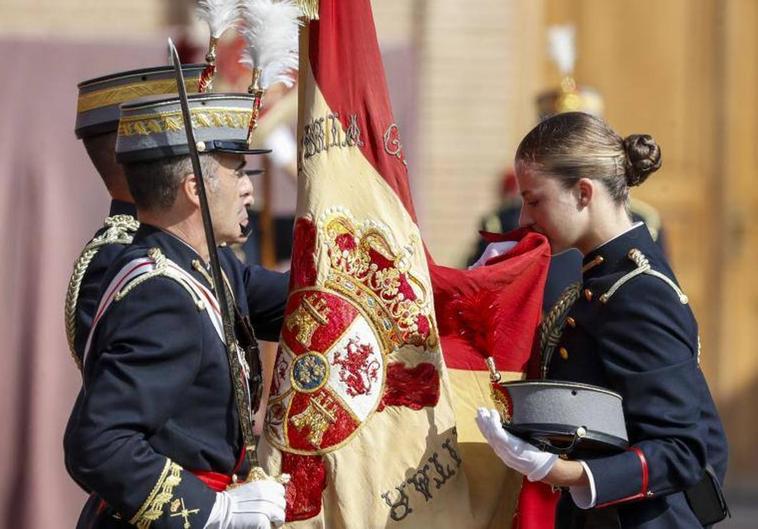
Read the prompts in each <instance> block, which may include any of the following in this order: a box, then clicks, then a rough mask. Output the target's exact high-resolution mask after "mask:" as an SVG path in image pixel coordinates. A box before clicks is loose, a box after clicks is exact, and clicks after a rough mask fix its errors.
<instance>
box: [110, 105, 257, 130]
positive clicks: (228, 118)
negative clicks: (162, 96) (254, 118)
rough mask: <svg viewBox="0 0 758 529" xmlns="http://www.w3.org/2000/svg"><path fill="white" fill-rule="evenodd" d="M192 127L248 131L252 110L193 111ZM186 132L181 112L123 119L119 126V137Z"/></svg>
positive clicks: (218, 108) (211, 109)
mask: <svg viewBox="0 0 758 529" xmlns="http://www.w3.org/2000/svg"><path fill="white" fill-rule="evenodd" d="M190 112H191V113H192V127H193V128H195V129H202V128H232V129H247V125H248V123H249V122H250V114H251V112H252V110H251V109H250V108H247V109H241V108H229V107H202V108H198V109H194V108H193V109H191V110H190ZM182 130H184V121H183V120H182V112H181V110H176V111H174V112H161V113H154V114H141V115H138V116H128V117H124V118H121V121H120V122H119V124H118V135H119V136H135V135H137V134H140V135H143V136H149V135H150V134H160V133H163V132H180V131H182Z"/></svg>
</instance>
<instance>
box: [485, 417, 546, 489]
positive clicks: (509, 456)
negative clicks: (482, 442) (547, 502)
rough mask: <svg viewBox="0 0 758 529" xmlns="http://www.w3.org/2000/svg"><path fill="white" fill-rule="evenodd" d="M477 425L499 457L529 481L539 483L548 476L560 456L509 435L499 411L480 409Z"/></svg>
mask: <svg viewBox="0 0 758 529" xmlns="http://www.w3.org/2000/svg"><path fill="white" fill-rule="evenodd" d="M476 424H477V426H479V430H480V431H481V432H482V435H483V436H484V438H485V439H487V442H488V443H489V444H490V446H491V447H492V449H493V450H494V451H495V454H497V457H499V458H500V459H502V460H503V463H505V464H506V465H507V466H509V467H510V468H512V469H513V470H515V471H517V472H519V473H521V474H524V475H525V476H526V479H528V480H529V481H539V480H541V479H543V478H544V477H545V476H547V475H548V473H549V472H550V470H551V469H552V468H553V465H555V462H556V461H557V460H558V456H557V455H555V454H551V453H549V452H545V451H543V450H540V449H539V448H537V447H536V446H534V445H532V444H530V443H527V442H526V441H524V440H522V439H519V438H518V437H516V436H515V435H512V434H509V433H508V432H507V431H505V429H503V426H502V422H501V420H500V414H499V413H498V412H497V410H487V409H485V408H479V410H477V414H476Z"/></svg>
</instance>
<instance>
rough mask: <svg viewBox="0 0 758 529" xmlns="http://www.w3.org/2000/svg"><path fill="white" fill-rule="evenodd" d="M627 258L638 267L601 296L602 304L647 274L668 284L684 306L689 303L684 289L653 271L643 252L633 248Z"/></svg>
mask: <svg viewBox="0 0 758 529" xmlns="http://www.w3.org/2000/svg"><path fill="white" fill-rule="evenodd" d="M627 257H628V258H629V259H631V260H632V262H633V263H634V264H635V265H637V267H636V268H635V269H634V270H632V271H631V272H629V273H628V274H626V275H624V276H622V277H621V278H620V279H619V280H618V281H616V282H615V283H614V284H613V285H612V286H611V288H609V289H608V291H607V292H605V293H604V294H603V295H601V296H600V302H601V303H608V300H609V299H611V296H613V295H614V294H615V293H616V292H617V291H618V289H619V288H621V287H622V286H624V285H625V284H626V283H628V282H629V281H631V280H632V279H634V278H635V277H637V276H639V275H642V274H647V275H649V276H653V277H657V278H658V279H660V280H661V281H663V282H664V283H666V284H667V285H668V286H670V287H671V289H672V290H673V291H674V292H675V293H676V295H677V297H678V298H679V302H680V303H681V304H682V305H686V304H687V303H688V302H689V298H688V297H687V295H686V294H685V293H684V292H682V289H681V288H679V286H678V285H677V284H676V283H674V281H672V280H671V278H669V277H668V276H666V275H664V274H662V273H660V272H658V271H657V270H653V268H652V267H651V266H650V261H649V260H648V258H647V257H645V254H643V253H642V252H641V251H639V250H638V249H637V248H632V249H631V250H629V253H628V254H627Z"/></svg>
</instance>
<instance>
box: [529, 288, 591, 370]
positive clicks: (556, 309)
mask: <svg viewBox="0 0 758 529" xmlns="http://www.w3.org/2000/svg"><path fill="white" fill-rule="evenodd" d="M581 290H582V285H581V283H578V282H577V283H571V284H570V285H569V286H567V287H566V288H565V289H564V291H563V292H561V295H560V296H559V297H558V300H557V301H556V302H555V303H554V304H553V306H552V307H551V308H550V310H549V311H548V313H547V314H546V315H545V317H544V318H543V319H542V322H541V323H540V327H539V339H540V373H541V376H542V378H545V377H546V376H547V369H548V366H549V365H550V357H552V356H553V351H554V350H555V347H556V346H557V345H558V342H560V341H561V335H562V334H563V323H564V322H565V321H566V315H567V314H568V312H569V310H570V309H571V307H572V306H573V305H574V303H575V302H576V300H577V299H579V296H580V293H581Z"/></svg>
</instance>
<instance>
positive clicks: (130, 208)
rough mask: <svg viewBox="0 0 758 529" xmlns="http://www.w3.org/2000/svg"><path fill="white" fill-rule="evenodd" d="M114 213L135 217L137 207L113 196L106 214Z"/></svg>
mask: <svg viewBox="0 0 758 529" xmlns="http://www.w3.org/2000/svg"><path fill="white" fill-rule="evenodd" d="M115 215H130V216H132V217H134V218H135V219H136V218H137V207H136V206H135V205H134V204H132V203H130V202H124V201H123V200H116V199H115V198H114V199H113V200H111V209H110V211H109V212H108V216H109V217H113V216H115Z"/></svg>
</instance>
